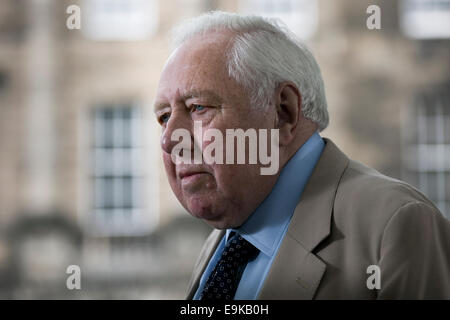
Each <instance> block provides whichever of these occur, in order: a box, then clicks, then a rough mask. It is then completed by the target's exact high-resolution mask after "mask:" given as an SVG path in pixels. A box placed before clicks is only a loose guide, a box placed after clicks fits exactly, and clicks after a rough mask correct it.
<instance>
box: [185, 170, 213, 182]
mask: <svg viewBox="0 0 450 320" xmlns="http://www.w3.org/2000/svg"><path fill="white" fill-rule="evenodd" d="M199 174H209V172H206V171H184V172H180V173H179V174H178V176H179V177H180V179H181V180H183V179H184V178H188V177H191V176H195V175H199Z"/></svg>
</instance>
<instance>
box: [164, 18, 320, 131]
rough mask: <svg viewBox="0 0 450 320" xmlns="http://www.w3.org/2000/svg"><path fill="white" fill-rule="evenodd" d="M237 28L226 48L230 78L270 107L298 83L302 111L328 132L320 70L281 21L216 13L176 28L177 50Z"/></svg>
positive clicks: (175, 43)
mask: <svg viewBox="0 0 450 320" xmlns="http://www.w3.org/2000/svg"><path fill="white" fill-rule="evenodd" d="M218 31H231V32H232V33H234V34H235V37H234V39H233V40H232V42H231V45H230V46H229V47H228V49H227V52H225V54H226V57H227V68H228V73H229V75H230V77H232V78H233V79H235V80H236V81H237V82H238V83H239V84H240V85H242V86H244V87H245V88H246V89H248V90H249V93H250V97H251V100H252V103H253V104H254V105H256V106H263V107H264V108H267V106H268V105H270V104H271V103H272V98H273V96H274V92H275V90H276V88H277V86H278V85H279V84H280V83H282V82H284V81H292V82H293V83H294V84H295V85H296V86H297V87H298V90H299V91H300V93H301V97H302V113H303V115H304V117H305V118H308V119H310V120H312V121H313V122H315V123H316V124H317V125H318V127H319V130H320V131H322V130H323V129H325V128H326V127H327V126H328V122H329V117H328V111H327V102H326V98H325V89H324V85H323V80H322V76H321V73H320V68H319V66H318V64H317V62H316V60H315V59H314V57H313V55H312V54H311V52H310V51H309V50H308V49H307V47H306V46H305V45H304V44H303V43H301V42H300V41H299V40H298V39H297V38H296V36H295V35H294V34H293V33H292V32H291V31H289V30H288V29H287V27H286V26H284V25H283V24H282V23H281V22H280V21H279V20H275V19H268V18H263V17H259V16H253V15H250V16H247V15H239V14H235V13H228V12H220V11H213V12H209V13H206V14H203V15H201V16H199V17H196V18H193V19H190V20H188V21H186V22H184V23H182V24H181V25H179V26H178V27H177V28H175V29H174V32H173V40H172V45H173V47H174V48H176V47H178V46H180V45H181V44H183V43H184V42H185V41H187V40H189V39H190V38H192V37H194V36H198V35H205V34H208V33H211V32H218Z"/></svg>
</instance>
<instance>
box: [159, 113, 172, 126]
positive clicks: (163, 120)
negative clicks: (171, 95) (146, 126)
mask: <svg viewBox="0 0 450 320" xmlns="http://www.w3.org/2000/svg"><path fill="white" fill-rule="evenodd" d="M169 118H170V113H164V114H162V115H161V116H159V118H158V121H159V123H161V124H163V123H167V121H169Z"/></svg>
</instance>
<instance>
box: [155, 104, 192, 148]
mask: <svg viewBox="0 0 450 320" xmlns="http://www.w3.org/2000/svg"><path fill="white" fill-rule="evenodd" d="M180 129H181V130H183V129H184V130H183V131H185V132H187V133H188V134H189V137H190V139H191V140H192V125H191V121H190V120H189V119H188V116H187V115H185V114H183V113H181V112H172V114H171V116H170V118H169V120H168V121H167V123H166V126H165V128H164V131H163V133H162V135H161V148H162V150H163V151H164V152H166V153H169V154H170V153H172V150H173V148H174V146H176V145H177V144H178V143H179V142H180V140H179V139H181V138H180V135H177V138H174V139H172V136H173V133H174V131H175V130H180Z"/></svg>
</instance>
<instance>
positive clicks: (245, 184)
mask: <svg viewBox="0 0 450 320" xmlns="http://www.w3.org/2000/svg"><path fill="white" fill-rule="evenodd" d="M230 36H231V35H230V34H228V33H212V34H209V35H206V36H201V37H196V38H193V39H191V40H189V41H187V42H186V43H184V44H183V45H181V46H180V47H179V48H178V49H176V50H175V52H174V53H173V54H172V55H171V57H170V58H169V60H168V62H167V63H166V65H165V67H164V70H163V72H162V75H161V79H160V82H159V87H158V91H157V97H156V103H155V113H156V116H157V118H158V121H159V123H160V124H161V125H162V136H161V147H162V150H163V161H164V166H165V169H166V172H167V176H168V179H169V183H170V185H171V187H172V190H173V191H174V193H175V195H176V196H177V198H178V200H179V201H180V202H181V203H182V205H183V206H184V207H185V208H186V209H187V210H188V211H189V212H190V213H191V214H192V215H193V216H195V217H197V218H201V219H204V220H205V221H206V222H207V223H208V224H210V225H211V226H213V227H215V228H218V229H224V228H230V227H238V226H240V225H241V224H242V223H243V222H244V221H245V220H246V219H247V218H248V216H249V215H250V214H251V213H252V212H253V211H254V210H255V209H256V207H257V206H258V205H259V204H260V203H261V202H262V201H263V200H264V198H265V197H266V196H267V195H268V194H269V192H270V190H271V189H272V187H273V185H274V183H275V181H276V179H277V177H278V174H276V175H272V176H264V175H261V174H260V167H261V166H260V165H259V164H252V165H250V164H248V157H247V156H246V164H236V161H235V162H234V164H214V163H213V164H205V163H204V161H203V163H202V164H175V163H174V162H173V161H172V157H171V152H172V150H173V147H174V146H175V145H177V144H178V143H179V141H178V140H175V141H172V139H171V136H172V133H173V132H174V130H176V129H186V130H188V131H189V133H190V135H191V138H192V141H193V142H194V144H196V145H197V147H198V148H200V149H201V150H202V151H204V149H205V147H206V146H207V145H208V144H209V143H211V142H209V141H204V142H203V143H202V138H203V137H197V136H195V133H194V121H201V127H202V132H203V134H205V132H206V131H207V130H208V129H212V128H214V129H218V130H219V131H220V132H222V136H223V137H224V143H223V144H224V146H225V137H226V135H225V130H226V129H236V128H241V129H243V130H247V129H248V128H254V129H256V130H258V129H272V128H274V124H275V111H271V110H268V111H262V110H258V108H254V107H253V106H251V104H250V98H249V95H248V93H247V90H245V89H244V88H242V87H241V86H239V85H238V84H237V82H236V81H235V80H233V79H232V78H230V77H229V76H228V72H227V69H226V61H225V57H224V52H225V50H226V46H227V45H228V42H229V40H230ZM269 109H274V108H269ZM257 132H258V131H257ZM269 135H270V133H269ZM224 149H225V148H224ZM246 150H247V152H248V148H246ZM183 152H184V151H183ZM223 158H224V159H225V158H226V155H225V150H224V157H223Z"/></svg>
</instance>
